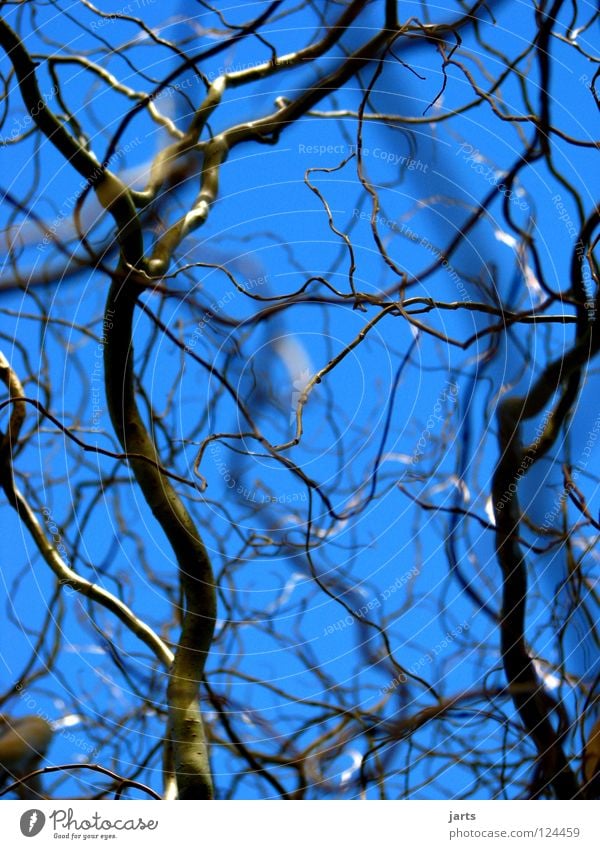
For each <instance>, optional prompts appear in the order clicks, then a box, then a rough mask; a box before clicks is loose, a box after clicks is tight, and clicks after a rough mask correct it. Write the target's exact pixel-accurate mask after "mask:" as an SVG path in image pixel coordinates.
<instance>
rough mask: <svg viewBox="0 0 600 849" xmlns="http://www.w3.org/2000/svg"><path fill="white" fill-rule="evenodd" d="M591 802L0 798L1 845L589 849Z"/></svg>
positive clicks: (593, 840)
mask: <svg viewBox="0 0 600 849" xmlns="http://www.w3.org/2000/svg"><path fill="white" fill-rule="evenodd" d="M599 810H600V808H599V803H598V802H473V803H471V802H456V801H454V802H437V801H436V802H412V801H409V802H407V801H387V802H360V801H354V802H298V803H297V804H294V803H285V802H126V801H120V802H88V801H73V802H69V801H62V800H61V801H55V802H39V803H35V807H33V804H32V803H26V802H18V801H16V802H9V801H7V802H2V803H0V833H1V834H2V837H3V841H2V842H3V845H4V846H7V847H10V849H14V847H21V846H29V847H31V849H33V847H35V849H42V847H46V846H54V847H56V846H60V845H66V843H67V841H69V842H70V843H79V844H86V845H90V844H94V845H96V846H99V845H106V844H109V845H113V846H115V847H117V846H119V847H123V849H125V847H126V848H127V849H129V847H138V846H140V847H142V846H143V847H161V849H176V846H175V843H174V841H177V840H178V839H179V840H181V841H185V844H186V845H187V843H188V842H189V841H190V840H191V841H192V843H191V844H190V845H193V846H194V847H196V846H201V847H206V849H212V847H215V849H322V847H323V849H324V847H327V846H329V845H331V846H333V845H335V846H338V847H344V849H346V847H347V849H354V847H356V849H359V847H360V849H364V847H369V846H375V847H382V849H383V847H385V849H392V848H393V847H398V849H415V848H416V849H429V847H431V849H440V847H444V846H451V847H457V849H458V847H467V846H469V847H473V849H482V847H487V846H489V847H494V846H501V847H507V849H508V847H517V846H519V847H521V849H524V848H525V847H526V846H528V845H530V844H531V842H532V841H535V843H536V844H538V845H540V846H547V847H561V849H564V847H573V849H592V847H593V849H597V847H598V846H599V845H600V842H599V839H600V838H599V828H598V813H599Z"/></svg>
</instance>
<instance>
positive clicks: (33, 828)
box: [21, 808, 46, 837]
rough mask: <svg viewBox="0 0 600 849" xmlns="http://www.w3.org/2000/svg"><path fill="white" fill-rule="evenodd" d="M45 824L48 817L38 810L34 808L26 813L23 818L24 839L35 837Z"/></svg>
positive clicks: (22, 831) (22, 830) (22, 832)
mask: <svg viewBox="0 0 600 849" xmlns="http://www.w3.org/2000/svg"><path fill="white" fill-rule="evenodd" d="M45 824H46V817H45V816H44V814H43V813H42V812H41V811H39V810H37V809H36V808H32V810H30V811H25V813H24V814H23V815H22V816H21V834H22V835H23V836H24V837H35V836H36V835H38V834H39V833H40V831H41V830H42V829H43V827H44V825H45Z"/></svg>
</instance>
